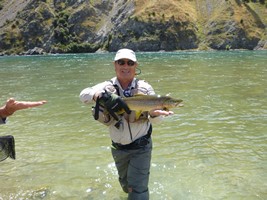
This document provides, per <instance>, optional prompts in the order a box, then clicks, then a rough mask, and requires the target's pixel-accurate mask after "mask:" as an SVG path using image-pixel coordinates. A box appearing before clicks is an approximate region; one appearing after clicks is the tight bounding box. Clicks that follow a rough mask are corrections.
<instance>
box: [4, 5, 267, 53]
mask: <svg viewBox="0 0 267 200" xmlns="http://www.w3.org/2000/svg"><path fill="white" fill-rule="evenodd" d="M266 24H267V3H266V2H265V0H164V1H163V0H149V1H148V0H112V1H110V0H0V53H1V54H2V55H3V54H24V53H27V54H34V53H79V52H96V51H116V50H117V49H118V48H121V47H128V48H132V49H134V50H136V51H160V50H165V51H174V50H189V49H202V50H203V49H204V50H206V49H218V50H225V49H250V50H253V49H267V34H266V30H267V28H266Z"/></svg>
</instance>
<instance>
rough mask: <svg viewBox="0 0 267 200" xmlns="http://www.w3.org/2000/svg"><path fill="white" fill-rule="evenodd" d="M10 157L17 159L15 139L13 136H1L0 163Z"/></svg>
mask: <svg viewBox="0 0 267 200" xmlns="http://www.w3.org/2000/svg"><path fill="white" fill-rule="evenodd" d="M8 157H10V158H12V159H16V152H15V139H14V137H13V136H12V135H7V136H0V162H1V161H3V160H5V159H7V158H8Z"/></svg>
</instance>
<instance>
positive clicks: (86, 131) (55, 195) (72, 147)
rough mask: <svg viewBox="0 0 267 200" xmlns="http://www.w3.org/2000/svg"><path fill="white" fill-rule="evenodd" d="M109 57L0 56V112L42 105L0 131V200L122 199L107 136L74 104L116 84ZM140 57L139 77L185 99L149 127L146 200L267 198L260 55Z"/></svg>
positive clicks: (265, 101) (265, 75) (265, 102)
mask: <svg viewBox="0 0 267 200" xmlns="http://www.w3.org/2000/svg"><path fill="white" fill-rule="evenodd" d="M113 56H114V54H108V53H107V54H76V55H53V56H52V55H51V56H34V57H16V56H13V57H0V80H1V85H0V88H1V90H0V91H1V96H0V100H1V102H2V103H1V104H3V102H4V101H6V99H7V98H9V97H15V98H16V99H18V100H42V99H46V100H47V101H48V103H47V104H46V105H44V106H42V107H39V108H34V109H30V110H24V111H19V112H17V113H16V114H15V115H14V116H12V117H10V118H9V121H8V123H7V124H6V125H2V126H1V132H0V135H8V134H12V135H13V136H14V137H15V140H16V153H17V159H16V160H15V161H14V160H11V159H8V160H5V161H4V162H1V163H0V180H1V181H0V199H4V200H5V199H49V200H61V199H64V200H65V199H90V200H91V199H94V200H102V199H107V200H110V199H112V200H119V199H122V200H125V199H126V195H125V194H124V193H123V192H122V191H121V189H120V186H119V183H118V181H117V172H116V169H115V166H114V163H113V159H112V157H111V153H110V147H109V145H110V139H109V136H108V133H107V129H106V128H105V127H104V126H102V125H101V124H100V123H98V122H96V121H94V120H93V118H92V116H91V113H90V106H86V105H83V104H82V103H81V102H80V100H79V97H78V96H79V93H80V91H81V90H82V89H84V88H85V87H88V86H92V85H94V84H96V83H98V82H101V81H104V80H108V79H110V78H111V77H113V76H114V69H113V65H112V58H113ZM138 58H139V62H140V66H139V67H140V68H141V69H142V74H141V75H139V78H140V79H145V80H147V81H148V82H149V83H150V84H152V86H153V87H154V89H155V91H156V92H157V93H158V94H161V95H164V94H170V96H172V97H176V98H181V99H183V100H184V107H182V108H176V109H174V112H175V115H173V116H170V117H167V118H165V120H164V122H163V123H161V124H158V125H154V132H153V145H154V150H153V159H152V167H151V177H150V184H149V187H150V196H151V199H152V200H177V199H181V200H195V199H196V200H206V199H214V200H218V199H219V200H220V199H223V200H224V199H233V200H236V199H267V125H266V124H267V91H266V87H267V67H266V66H267V65H266V63H267V51H233V52H175V53H138Z"/></svg>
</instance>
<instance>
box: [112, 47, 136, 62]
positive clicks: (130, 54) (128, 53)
mask: <svg viewBox="0 0 267 200" xmlns="http://www.w3.org/2000/svg"><path fill="white" fill-rule="evenodd" d="M123 58H126V59H129V60H132V61H134V62H136V61H137V60H136V56H135V53H134V51H133V50H131V49H120V50H119V51H117V53H116V55H115V58H114V61H117V60H120V59H123Z"/></svg>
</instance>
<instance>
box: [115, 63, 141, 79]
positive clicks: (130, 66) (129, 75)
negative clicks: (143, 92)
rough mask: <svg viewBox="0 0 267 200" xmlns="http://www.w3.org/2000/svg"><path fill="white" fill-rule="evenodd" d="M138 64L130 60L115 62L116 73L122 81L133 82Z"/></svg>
mask: <svg viewBox="0 0 267 200" xmlns="http://www.w3.org/2000/svg"><path fill="white" fill-rule="evenodd" d="M136 67H137V63H136V62H134V61H132V60H129V59H120V60H117V61H115V71H116V75H117V78H118V79H119V80H120V81H132V80H133V78H134V76H135V69H136Z"/></svg>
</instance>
